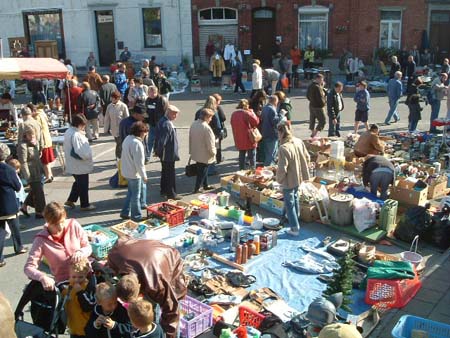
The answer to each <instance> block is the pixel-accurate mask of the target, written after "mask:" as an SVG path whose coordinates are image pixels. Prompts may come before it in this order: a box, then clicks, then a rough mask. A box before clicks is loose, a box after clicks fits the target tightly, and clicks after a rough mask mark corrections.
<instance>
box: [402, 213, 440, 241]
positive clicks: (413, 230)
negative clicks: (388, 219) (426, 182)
mask: <svg viewBox="0 0 450 338" xmlns="http://www.w3.org/2000/svg"><path fill="white" fill-rule="evenodd" d="M432 223H433V220H432V215H431V213H430V211H429V210H428V209H427V208H425V207H421V206H417V207H414V208H410V209H408V210H407V211H406V213H405V214H404V215H403V216H402V217H401V218H400V221H399V222H398V225H397V227H396V228H395V232H394V236H395V238H397V239H400V240H402V241H405V242H408V243H411V242H412V240H413V239H414V237H416V235H419V236H420V237H427V232H429V230H430V228H431V226H432Z"/></svg>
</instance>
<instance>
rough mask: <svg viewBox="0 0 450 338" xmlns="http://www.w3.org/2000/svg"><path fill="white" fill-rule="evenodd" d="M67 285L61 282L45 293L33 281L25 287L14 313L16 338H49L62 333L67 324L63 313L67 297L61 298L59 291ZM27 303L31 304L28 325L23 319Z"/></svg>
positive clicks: (40, 286) (39, 285) (36, 282)
mask: <svg viewBox="0 0 450 338" xmlns="http://www.w3.org/2000/svg"><path fill="white" fill-rule="evenodd" d="M67 285H68V283H67V282H61V283H59V284H57V285H56V287H55V290H53V291H45V290H44V288H43V287H42V284H41V283H40V282H38V281H34V280H33V281H31V282H30V283H29V284H28V285H27V286H26V287H25V290H24V291H23V294H22V297H21V298H20V300H19V303H18V304H17V308H16V311H15V312H14V317H15V320H16V334H17V338H26V337H33V338H50V337H58V334H62V333H64V331H65V330H66V324H67V319H66V316H65V311H64V306H65V303H66V301H67V297H63V296H62V294H61V290H62V289H63V288H64V287H65V286H67ZM67 294H69V293H67ZM28 303H31V305H30V314H31V318H32V320H33V323H28V322H26V321H24V318H23V316H24V313H23V309H24V307H25V305H27V304H28Z"/></svg>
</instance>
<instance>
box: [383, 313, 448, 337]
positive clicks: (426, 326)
mask: <svg viewBox="0 0 450 338" xmlns="http://www.w3.org/2000/svg"><path fill="white" fill-rule="evenodd" d="M412 330H421V331H425V332H426V333H427V336H426V337H428V338H448V337H450V325H448V324H444V323H439V322H434V321H432V320H429V319H425V318H421V317H416V316H411V315H404V316H401V317H400V319H399V321H398V322H397V324H396V325H395V326H394V328H393V329H392V332H391V334H392V337H394V338H409V337H411V332H412Z"/></svg>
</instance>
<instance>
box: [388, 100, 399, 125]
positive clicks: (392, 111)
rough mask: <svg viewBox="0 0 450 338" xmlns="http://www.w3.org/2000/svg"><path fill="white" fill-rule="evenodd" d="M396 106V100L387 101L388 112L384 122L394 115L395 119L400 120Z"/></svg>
mask: <svg viewBox="0 0 450 338" xmlns="http://www.w3.org/2000/svg"><path fill="white" fill-rule="evenodd" d="M397 107H398V100H397V101H394V102H392V101H389V113H388V114H387V116H386V120H385V121H384V123H388V122H390V121H391V119H392V117H394V119H395V121H398V120H400V117H399V116H398V111H397Z"/></svg>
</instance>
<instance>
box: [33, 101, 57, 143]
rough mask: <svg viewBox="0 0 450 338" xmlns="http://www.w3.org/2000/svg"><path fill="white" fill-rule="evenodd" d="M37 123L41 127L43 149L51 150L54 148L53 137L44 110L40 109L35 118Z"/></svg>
mask: <svg viewBox="0 0 450 338" xmlns="http://www.w3.org/2000/svg"><path fill="white" fill-rule="evenodd" d="M33 117H34V119H35V120H36V121H38V122H39V125H40V126H41V133H42V140H43V146H42V148H43V149H45V148H51V147H52V136H51V135H50V129H49V128H48V119H47V116H46V115H45V112H44V111H43V110H42V109H38V113H37V115H36V116H33Z"/></svg>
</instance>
